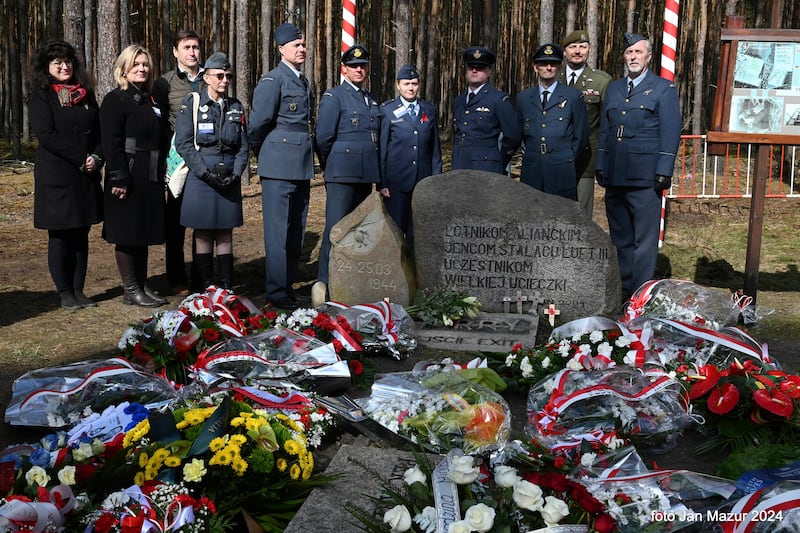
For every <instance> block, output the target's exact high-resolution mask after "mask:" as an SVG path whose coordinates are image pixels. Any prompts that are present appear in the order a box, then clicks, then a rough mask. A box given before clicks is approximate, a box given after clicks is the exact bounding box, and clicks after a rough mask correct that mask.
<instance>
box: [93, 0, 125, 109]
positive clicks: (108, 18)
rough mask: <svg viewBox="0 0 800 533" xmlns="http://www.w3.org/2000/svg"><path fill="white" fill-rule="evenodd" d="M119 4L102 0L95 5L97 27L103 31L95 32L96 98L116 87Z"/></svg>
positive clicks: (99, 99)
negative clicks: (115, 70)
mask: <svg viewBox="0 0 800 533" xmlns="http://www.w3.org/2000/svg"><path fill="white" fill-rule="evenodd" d="M119 5H120V0H103V1H102V2H98V5H97V27H98V28H103V31H101V32H98V34H97V99H98V101H102V99H103V97H104V96H105V95H106V93H108V92H109V91H111V90H112V89H114V88H115V87H116V85H117V84H116V83H115V82H114V61H115V60H116V59H117V56H118V55H119V53H120V47H119V30H120V25H119Z"/></svg>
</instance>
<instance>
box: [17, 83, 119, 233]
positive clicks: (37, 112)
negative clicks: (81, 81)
mask: <svg viewBox="0 0 800 533" xmlns="http://www.w3.org/2000/svg"><path fill="white" fill-rule="evenodd" d="M28 109H29V116H30V124H31V128H32V129H33V131H34V133H35V134H36V138H37V139H38V140H39V146H38V147H37V149H36V167H35V168H34V171H33V176H34V193H35V194H34V197H33V225H34V226H35V227H37V228H41V229H52V230H61V229H71V228H79V227H88V226H91V225H92V224H96V223H98V222H100V221H101V220H102V219H103V200H102V199H103V191H102V190H101V188H100V179H101V175H100V172H99V169H98V171H96V172H93V173H91V174H87V173H85V172H83V171H81V170H80V169H81V167H82V166H83V165H84V164H85V163H86V156H88V155H90V154H97V155H101V154H102V153H103V150H102V147H101V146H100V119H99V110H98V107H97V101H96V100H95V97H94V94H93V93H91V92H89V93H88V94H87V95H86V98H85V99H84V101H83V102H81V103H79V104H77V105H73V106H70V107H61V104H60V103H59V102H58V95H56V93H55V91H53V90H51V89H48V90H46V91H45V90H36V91H33V92H32V93H31V96H30V102H29V104H28Z"/></svg>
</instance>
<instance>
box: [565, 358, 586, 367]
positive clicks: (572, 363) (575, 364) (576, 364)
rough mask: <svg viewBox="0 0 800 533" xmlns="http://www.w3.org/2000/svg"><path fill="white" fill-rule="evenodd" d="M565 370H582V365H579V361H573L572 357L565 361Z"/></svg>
mask: <svg viewBox="0 0 800 533" xmlns="http://www.w3.org/2000/svg"><path fill="white" fill-rule="evenodd" d="M567 368H569V369H570V370H583V365H581V363H580V361H578V360H577V359H575V358H574V357H573V358H572V359H570V360H569V361H567Z"/></svg>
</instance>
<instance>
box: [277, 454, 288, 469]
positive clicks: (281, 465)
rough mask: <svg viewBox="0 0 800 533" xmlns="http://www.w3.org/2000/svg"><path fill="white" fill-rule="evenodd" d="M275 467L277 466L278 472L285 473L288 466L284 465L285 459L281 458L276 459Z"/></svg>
mask: <svg viewBox="0 0 800 533" xmlns="http://www.w3.org/2000/svg"><path fill="white" fill-rule="evenodd" d="M276 465H277V466H278V471H279V472H285V471H286V467H287V466H288V464H287V463H286V459H284V458H283V457H280V458H278V461H277V463H276Z"/></svg>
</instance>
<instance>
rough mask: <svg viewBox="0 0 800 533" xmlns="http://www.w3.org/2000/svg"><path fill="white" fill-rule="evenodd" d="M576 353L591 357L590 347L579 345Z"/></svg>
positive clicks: (588, 345)
mask: <svg viewBox="0 0 800 533" xmlns="http://www.w3.org/2000/svg"><path fill="white" fill-rule="evenodd" d="M578 353H582V354H584V355H592V345H591V344H581V345H580V346H578Z"/></svg>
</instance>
